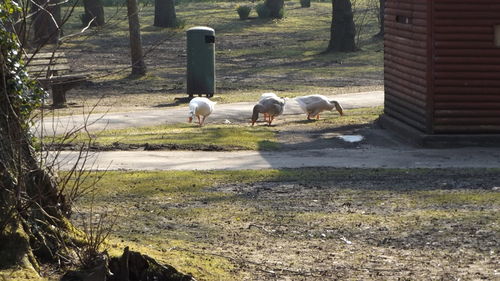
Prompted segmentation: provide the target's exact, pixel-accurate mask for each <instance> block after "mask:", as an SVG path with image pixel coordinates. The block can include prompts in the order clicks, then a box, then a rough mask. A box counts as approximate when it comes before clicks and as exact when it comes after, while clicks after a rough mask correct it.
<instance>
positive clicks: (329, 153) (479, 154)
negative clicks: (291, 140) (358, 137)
mask: <svg viewBox="0 0 500 281" xmlns="http://www.w3.org/2000/svg"><path fill="white" fill-rule="evenodd" d="M58 159H59V168H60V169H63V170H66V169H68V168H69V167H72V165H73V164H74V163H75V153H73V152H67V151H64V152H62V153H61V155H60V157H59V158H58ZM303 167H337V168H402V169H405V168H499V167H500V150H499V149H491V148H460V149H416V148H397V149H392V148H380V147H371V148H363V149H342V148H333V149H321V150H297V151H286V152H259V151H235V152H206V151H196V152H192V151H110V152H99V153H95V154H92V155H91V157H90V158H89V160H88V161H87V165H86V166H85V168H86V169H94V170H247V169H248V170H255V169H270V168H274V169H279V168H303Z"/></svg>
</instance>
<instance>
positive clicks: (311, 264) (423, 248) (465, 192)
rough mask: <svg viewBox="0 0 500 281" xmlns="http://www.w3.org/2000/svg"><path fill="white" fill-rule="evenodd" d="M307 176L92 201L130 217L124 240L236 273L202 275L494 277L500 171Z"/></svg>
mask: <svg viewBox="0 0 500 281" xmlns="http://www.w3.org/2000/svg"><path fill="white" fill-rule="evenodd" d="M302 173H304V175H305V174H307V173H317V174H318V178H317V179H316V180H300V179H299V180H290V181H286V180H285V181H284V180H277V181H268V180H267V181H256V182H253V183H242V182H233V183H221V184H215V185H212V186H208V187H206V188H203V189H202V191H201V192H200V193H195V194H194V193H190V192H189V191H187V190H186V191H185V192H182V191H180V190H179V191H176V192H182V198H177V199H176V198H175V195H174V198H172V197H171V196H173V194H174V193H169V192H167V191H165V192H162V190H163V188H162V186H161V184H159V185H155V186H156V188H155V190H156V191H155V194H154V195H153V196H144V195H142V196H141V195H137V194H128V195H125V194H123V195H119V194H117V195H115V196H113V197H112V198H108V199H103V198H107V197H103V198H101V199H99V200H98V203H97V204H98V205H100V204H103V205H107V206H116V215H117V216H118V217H123V216H124V214H127V215H126V217H124V218H126V219H123V220H118V221H119V223H118V229H119V231H118V232H117V233H116V234H115V235H117V236H118V237H119V238H120V239H122V241H123V240H132V241H137V242H138V243H141V244H145V245H149V247H151V248H152V249H155V250H157V251H159V252H160V253H163V254H169V253H176V252H182V253H184V254H185V253H189V254H191V255H193V256H195V257H199V258H201V259H207V260H212V259H215V258H221V259H224V260H227V261H229V262H230V263H231V264H232V266H234V267H233V268H232V269H230V272H231V276H232V277H230V278H228V277H227V276H226V277H224V275H218V274H219V273H218V272H219V270H221V269H225V270H228V269H227V268H218V265H217V264H215V261H213V263H214V265H212V266H213V268H201V269H199V271H198V272H197V270H193V272H194V274H195V277H197V278H199V279H198V280H498V278H499V274H500V272H499V271H498V269H499V264H500V255H499V251H500V234H499V233H500V232H499V223H500V220H499V217H498V212H499V211H500V188H499V186H500V177H499V175H498V171H497V170H491V171H488V170H440V169H437V170H407V171H405V170H356V169H345V170H342V169H341V170H339V169H337V170H335V169H324V168H316V169H307V170H302ZM153 177H154V176H153ZM108 200H109V201H108ZM116 202H122V203H121V204H120V205H116ZM179 240H182V241H184V245H189V246H182V245H180V246H179V243H177V244H175V243H174V242H171V241H179ZM170 243H171V244H170ZM193 272H192V273H193ZM200 272H201V273H200ZM200 275H201V276H200ZM235 276H237V277H235Z"/></svg>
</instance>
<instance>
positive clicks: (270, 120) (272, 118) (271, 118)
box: [268, 115, 274, 126]
mask: <svg viewBox="0 0 500 281" xmlns="http://www.w3.org/2000/svg"><path fill="white" fill-rule="evenodd" d="M273 120H274V116H271V115H269V121H268V122H269V123H268V124H269V126H271V123H272V122H273Z"/></svg>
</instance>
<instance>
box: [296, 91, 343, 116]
mask: <svg viewBox="0 0 500 281" xmlns="http://www.w3.org/2000/svg"><path fill="white" fill-rule="evenodd" d="M295 101H297V103H298V104H299V105H300V108H302V110H303V111H304V112H305V113H306V114H307V120H311V118H314V117H316V119H319V114H320V113H321V112H323V111H326V110H333V109H334V108H335V109H336V110H337V111H338V113H339V114H340V115H344V112H343V111H344V110H343V108H342V106H341V105H340V103H338V102H337V101H334V100H329V99H328V98H327V97H325V96H322V95H310V96H302V97H296V98H295Z"/></svg>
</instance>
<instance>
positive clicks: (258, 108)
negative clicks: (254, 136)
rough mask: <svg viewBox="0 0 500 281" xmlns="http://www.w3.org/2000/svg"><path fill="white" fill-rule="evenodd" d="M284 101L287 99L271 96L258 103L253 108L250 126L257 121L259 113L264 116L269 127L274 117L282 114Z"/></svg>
mask: <svg viewBox="0 0 500 281" xmlns="http://www.w3.org/2000/svg"><path fill="white" fill-rule="evenodd" d="M286 99H287V98H280V97H278V96H276V95H275V97H273V96H271V97H267V98H264V99H261V100H260V101H259V103H257V104H256V105H255V106H254V107H253V114H252V126H253V125H254V124H255V122H257V119H259V113H262V114H264V119H265V121H266V122H267V124H268V125H269V126H271V123H272V122H273V120H274V117H276V116H278V115H281V114H282V113H283V110H284V109H285V103H286Z"/></svg>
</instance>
